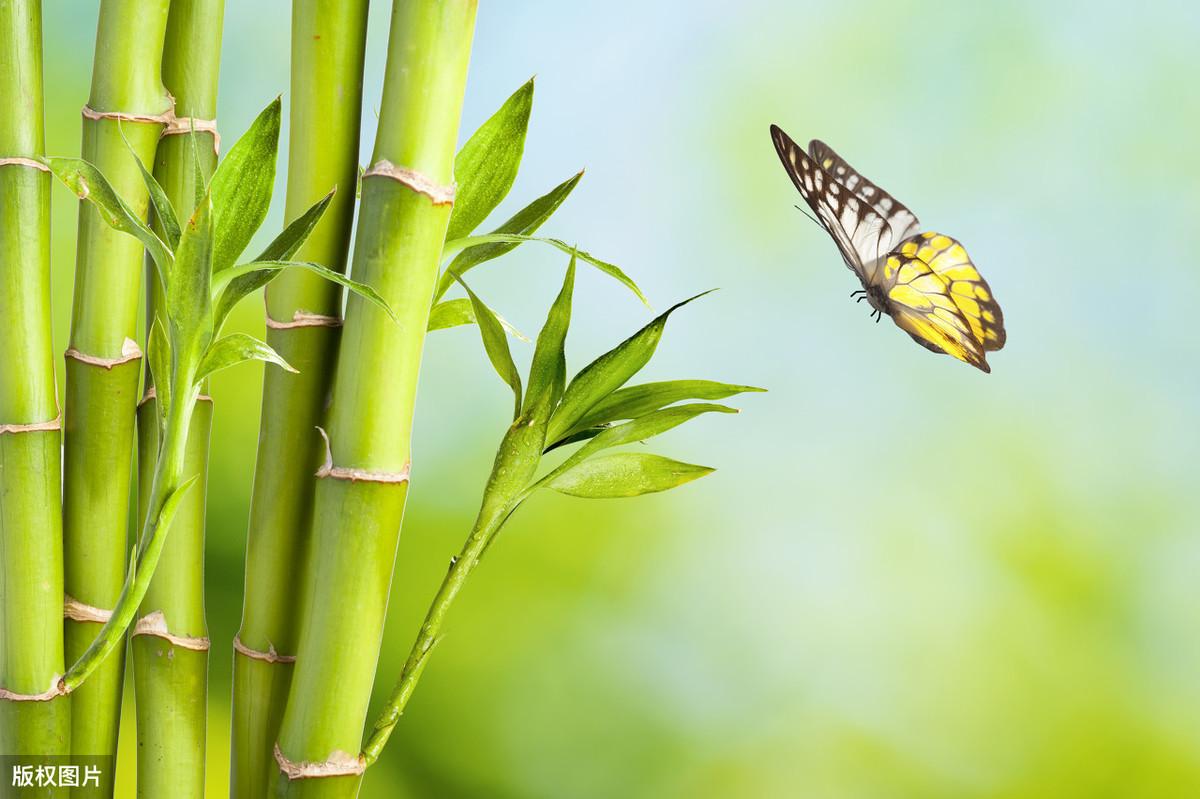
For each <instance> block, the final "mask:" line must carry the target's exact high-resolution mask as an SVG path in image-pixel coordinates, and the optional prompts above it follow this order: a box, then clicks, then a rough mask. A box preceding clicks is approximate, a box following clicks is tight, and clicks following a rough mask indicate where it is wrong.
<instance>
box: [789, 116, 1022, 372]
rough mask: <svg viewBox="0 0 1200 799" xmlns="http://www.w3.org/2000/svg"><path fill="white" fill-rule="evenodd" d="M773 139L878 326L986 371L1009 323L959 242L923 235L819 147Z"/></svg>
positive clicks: (908, 216)
mask: <svg viewBox="0 0 1200 799" xmlns="http://www.w3.org/2000/svg"><path fill="white" fill-rule="evenodd" d="M771 140H772V141H773V142H774V143H775V149H776V151H777V152H778V153H779V159H780V161H782V162H783V166H784V168H785V169H786V170H787V173H788V175H789V177H791V179H792V182H793V183H794V184H795V186H796V189H797V190H798V191H799V192H800V196H802V197H803V198H804V201H805V202H806V203H807V204H808V207H809V208H810V209H812V212H813V214H814V217H815V219H816V221H817V223H818V224H820V225H821V227H823V228H824V229H825V230H826V232H828V233H829V235H830V236H831V237H832V238H833V240H834V243H835V244H836V245H837V247H838V251H839V252H840V253H841V255H842V259H843V260H844V261H845V263H846V266H847V267H848V268H849V269H850V270H851V271H853V272H854V273H855V275H856V276H857V277H858V279H859V281H860V282H861V283H862V289H861V290H860V291H856V292H854V294H852V295H851V296H855V295H858V300H857V301H860V302H861V301H862V300H863V299H865V300H867V302H868V303H869V304H870V306H871V309H872V316H874V317H875V319H876V321H879V320H880V319H882V318H883V316H884V315H887V316H889V317H891V319H892V321H893V322H895V324H896V326H897V327H899V328H900V329H901V330H904V331H905V332H906V333H908V334H909V336H911V337H912V338H913V340H914V341H916V342H917V343H918V344H920V345H921V346H923V347H925V348H926V349H928V350H930V351H932V352H938V353H945V354H948V355H952V356H954V357H955V358H958V359H959V360H961V361H964V362H966V363H969V364H971V365H972V366H975V367H976V368H978V369H981V370H982V371H984V372H989V371H991V368H990V367H989V366H988V363H987V353H988V352H989V351H993V350H998V349H1000V348H1001V347H1003V346H1004V341H1005V333H1004V319H1003V314H1002V313H1001V311H1000V306H999V304H997V303H996V301H995V298H994V297H993V296H992V293H991V288H990V287H989V286H988V284H987V282H986V281H985V280H984V279H983V277H982V276H981V275H980V274H979V271H978V270H977V269H976V268H975V265H974V264H973V263H972V262H971V259H970V257H969V256H967V253H966V250H965V249H964V248H963V246H962V244H960V243H959V242H958V241H956V240H955V239H953V238H951V237H949V236H945V235H942V234H940V233H937V232H933V231H925V232H921V227H920V223H919V222H918V221H917V217H916V215H915V214H913V213H912V211H910V210H908V208H907V207H905V206H904V204H903V203H901V202H899V201H898V200H896V199H895V198H894V197H892V195H890V194H888V193H887V192H886V191H884V190H883V189H881V188H880V187H879V186H877V185H876V184H874V183H872V182H871V181H870V180H867V178H865V177H864V176H863V175H861V174H860V173H859V172H857V171H856V170H855V169H854V168H853V167H851V166H850V165H849V164H848V163H846V161H845V160H844V159H843V158H842V157H841V156H839V155H838V154H837V153H835V152H834V151H833V148H831V147H829V146H828V145H826V144H825V143H823V142H821V141H817V140H814V141H813V142H811V143H810V144H809V149H808V151H807V152H806V151H804V150H803V149H801V148H800V147H799V145H797V144H796V143H795V142H794V141H792V139H791V138H790V137H789V136H788V135H787V134H786V133H784V132H783V131H782V130H781V129H780V128H778V127H777V126H775V125H772V126H771Z"/></svg>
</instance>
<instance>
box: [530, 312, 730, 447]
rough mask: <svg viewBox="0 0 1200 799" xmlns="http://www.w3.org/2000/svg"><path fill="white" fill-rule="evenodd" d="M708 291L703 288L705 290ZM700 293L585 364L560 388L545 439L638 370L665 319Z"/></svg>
mask: <svg viewBox="0 0 1200 799" xmlns="http://www.w3.org/2000/svg"><path fill="white" fill-rule="evenodd" d="M707 293H708V292H705V294H707ZM702 296H704V295H703V294H697V295H696V296H695V297H691V298H689V299H686V300H684V301H683V302H681V303H677V304H676V305H672V306H671V307H670V308H668V309H667V310H666V311H664V312H663V313H661V314H660V315H659V316H657V317H656V318H655V319H654V321H652V322H650V324H648V325H646V326H645V327H643V328H642V329H641V330H639V331H638V332H637V333H634V334H633V335H632V336H630V337H629V338H627V339H626V340H625V341H623V342H621V343H620V344H618V345H617V346H616V347H614V348H613V349H611V350H609V351H608V352H606V353H604V354H603V355H601V356H600V357H599V358H597V359H596V360H594V361H592V362H591V363H590V364H588V365H587V366H585V367H584V368H583V369H582V370H581V371H580V372H579V374H577V375H575V378H574V379H573V380H572V381H571V384H570V385H569V386H567V390H566V391H565V392H563V398H562V402H560V403H559V406H558V410H557V411H555V413H554V417H553V418H552V419H551V420H550V427H549V428H548V429H547V431H546V440H547V441H558V440H559V439H561V438H562V437H563V436H564V435H565V434H566V432H567V431H568V430H571V429H572V428H574V427H575V425H576V423H578V422H579V420H580V419H582V418H583V417H584V415H585V414H586V413H587V412H588V411H590V410H591V409H592V408H594V407H595V406H596V405H597V404H598V403H599V402H600V401H601V400H603V399H604V398H605V397H607V396H608V395H609V394H611V393H613V392H614V391H616V390H617V389H618V388H620V387H621V386H623V385H625V383H626V382H627V381H628V380H629V378H631V377H633V376H634V375H635V374H637V373H638V372H639V371H640V370H641V368H642V367H643V366H645V365H646V364H647V363H648V362H649V361H650V357H651V356H652V355H654V350H655V349H657V347H658V342H659V340H660V339H661V338H662V333H663V329H664V328H665V327H666V325H667V319H668V318H669V317H670V316H671V314H672V313H673V312H675V311H676V310H678V309H679V308H682V307H683V306H684V305H687V304H688V303H689V302H692V301H693V300H695V299H698V298H699V297H702Z"/></svg>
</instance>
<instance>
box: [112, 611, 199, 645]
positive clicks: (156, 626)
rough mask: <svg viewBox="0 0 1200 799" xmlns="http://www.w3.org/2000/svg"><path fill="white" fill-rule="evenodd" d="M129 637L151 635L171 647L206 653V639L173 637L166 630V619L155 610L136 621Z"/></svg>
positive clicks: (161, 613) (182, 636) (172, 634)
mask: <svg viewBox="0 0 1200 799" xmlns="http://www.w3.org/2000/svg"><path fill="white" fill-rule="evenodd" d="M129 635H130V637H131V638H132V637H133V636H137V635H153V636H155V637H156V638H162V639H163V640H165V641H169V642H170V643H171V644H172V645H174V646H177V647H180V648H181V649H192V650H195V651H197V652H207V651H208V644H209V642H208V638H191V637H188V636H186V635H175V634H174V633H172V632H171V631H170V630H168V629H167V617H166V616H165V615H163V612H162V611H161V610H156V611H154V612H153V613H148V614H146V615H145V616H142V617H141V618H140V619H138V620H137V624H135V625H133V632H131V633H130V634H129Z"/></svg>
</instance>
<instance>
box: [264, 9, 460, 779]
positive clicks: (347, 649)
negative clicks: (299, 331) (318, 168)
mask: <svg viewBox="0 0 1200 799" xmlns="http://www.w3.org/2000/svg"><path fill="white" fill-rule="evenodd" d="M475 11H476V3H475V2H474V0H441V1H440V2H439V1H437V0H396V2H395V3H394V5H393V8H392V29H391V34H390V39H389V44H388V61H387V71H386V74H385V79H384V96H383V103H382V107H381V116H380V123H379V135H378V138H377V140H376V144H375V153H374V156H373V158H372V161H373V164H374V167H373V169H372V170H370V172H371V173H372V174H371V175H370V176H369V177H366V178H364V180H363V189H362V206H361V212H360V222H359V232H358V236H357V240H356V242H355V251H354V266H353V275H354V277H355V278H356V279H358V280H361V281H364V282H366V283H368V284H370V285H371V286H373V287H374V288H375V289H376V291H378V292H379V293H380V294H381V295H382V296H383V298H384V299H385V300H386V301H387V302H388V304H389V305H390V306H391V308H392V309H393V311H394V313H395V315H396V319H397V321H395V322H393V321H392V320H391V319H389V318H388V317H387V315H386V314H384V313H383V312H382V311H380V310H379V309H377V308H374V307H372V306H370V305H368V304H367V303H364V302H362V301H361V300H359V299H357V298H355V297H352V298H351V299H350V301H349V304H348V308H347V314H346V325H345V328H344V329H343V333H342V340H341V344H340V350H339V352H340V359H339V363H338V368H337V376H336V378H335V382H334V390H333V402H332V405H331V409H330V412H329V416H328V419H329V436H330V451H329V459H328V461H327V468H323V469H321V470H320V472H318V474H319V475H323V476H322V477H320V479H318V481H317V490H316V499H315V504H314V513H313V519H314V521H313V543H312V547H313V548H312V557H311V568H310V574H309V579H308V584H307V585H306V586H305V587H304V589H303V590H304V601H303V607H304V609H305V613H306V616H305V619H304V623H303V625H302V626H301V628H300V638H299V648H298V650H297V662H296V669H295V674H294V676H293V679H292V685H291V690H290V692H289V695H288V703H287V708H286V710H285V711H284V717H283V724H282V726H281V729H280V735H279V742H278V747H277V752H276V755H277V762H278V764H279V766H280V771H279V772H278V773H277V774H276V778H275V780H276V783H275V790H276V792H277V795H280V796H354V795H355V794H356V793H357V790H358V785H359V781H360V779H361V774H362V770H363V768H364V767H365V763H364V761H363V759H362V758H361V757H360V756H358V755H357V753H358V751H359V750H360V748H361V743H362V728H363V723H364V721H365V717H366V711H367V704H368V701H369V700H370V696H371V686H372V682H373V680H374V676H375V668H376V664H377V661H378V657H379V645H380V640H381V637H382V632H383V622H384V617H385V615H386V610H387V598H388V592H389V588H390V585H391V577H392V570H393V566H394V563H395V556H396V544H397V541H398V536H399V531H400V523H401V518H402V516H403V510H404V503H405V499H406V497H407V493H408V468H409V457H410V450H411V446H410V442H411V432H412V419H413V404H414V401H415V398H416V385H417V375H418V371H419V368H420V361H421V351H422V348H423V345H424V336H425V328H426V325H427V322H428V317H429V305H430V298H431V297H432V296H433V289H434V283H435V282H436V278H437V271H438V264H439V261H440V256H441V250H442V243H443V240H444V238H445V234H446V228H447V223H448V221H449V217H450V208H451V204H450V203H449V202H446V201H445V199H444V195H445V194H446V193H448V191H449V187H450V186H452V183H453V163H454V152H455V144H456V138H457V133H458V123H459V117H460V114H461V110H462V99H463V91H464V87H465V84H466V73H467V64H468V61H469V58H470V50H471V39H472V35H473V31H474V23H475ZM406 170H407V171H406ZM414 173H415V174H417V175H418V176H420V177H421V178H422V180H420V181H417V180H413V179H412V178H411V175H412V174H414ZM429 185H434V186H437V187H439V191H438V192H428V191H426V190H425V189H427V188H428V186H429ZM350 753H355V754H350Z"/></svg>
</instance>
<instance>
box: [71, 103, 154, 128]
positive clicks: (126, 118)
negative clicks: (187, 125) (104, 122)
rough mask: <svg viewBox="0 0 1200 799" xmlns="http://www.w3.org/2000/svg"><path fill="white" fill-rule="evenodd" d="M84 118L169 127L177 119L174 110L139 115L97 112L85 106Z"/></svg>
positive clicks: (120, 112) (125, 112) (123, 112)
mask: <svg viewBox="0 0 1200 799" xmlns="http://www.w3.org/2000/svg"><path fill="white" fill-rule="evenodd" d="M83 118H84V119H91V120H93V121H98V120H101V119H115V120H118V121H120V122H149V123H152V124H156V125H169V124H170V123H171V120H172V119H174V118H175V111H174V108H169V109H167V110H166V111H164V112H163V113H161V114H138V113H131V112H128V111H97V110H96V109H94V108H92V107H91V106H90V105H85V106H84V107H83Z"/></svg>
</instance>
